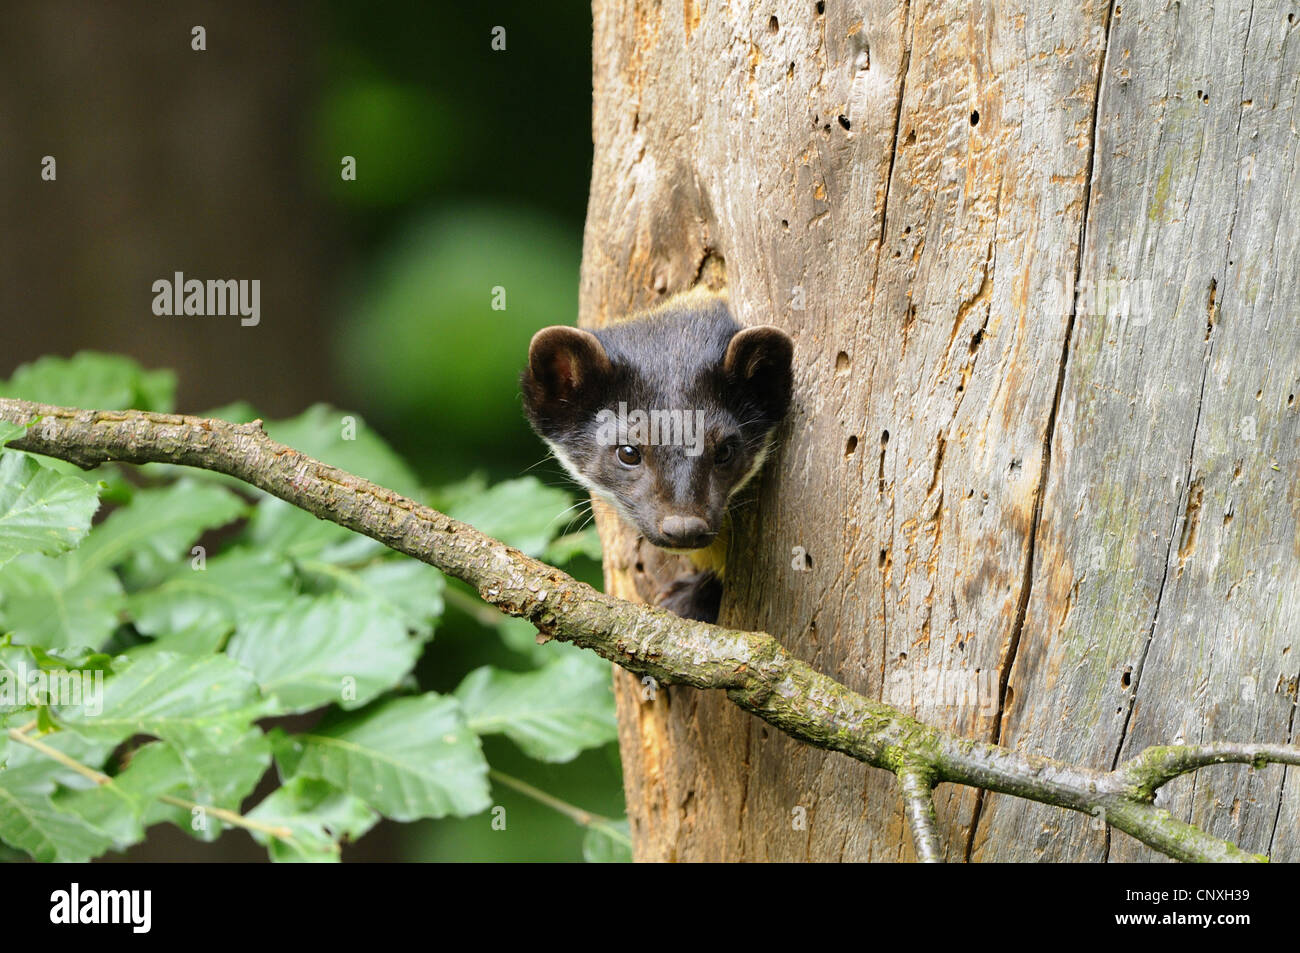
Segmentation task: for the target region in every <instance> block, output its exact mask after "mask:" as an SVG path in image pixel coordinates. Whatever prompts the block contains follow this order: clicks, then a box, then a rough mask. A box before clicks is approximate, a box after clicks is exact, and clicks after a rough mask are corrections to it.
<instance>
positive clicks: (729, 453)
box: [713, 440, 736, 466]
mask: <svg viewBox="0 0 1300 953" xmlns="http://www.w3.org/2000/svg"><path fill="white" fill-rule="evenodd" d="M735 456H736V444H735V443H734V442H733V441H730V440H727V441H725V442H723V443H720V444H719V445H718V449H717V450H715V451H713V462H714V463H716V464H718V465H719V466H722V465H725V464H728V463H730V462H731V461H732V459H733V458H734V457H735Z"/></svg>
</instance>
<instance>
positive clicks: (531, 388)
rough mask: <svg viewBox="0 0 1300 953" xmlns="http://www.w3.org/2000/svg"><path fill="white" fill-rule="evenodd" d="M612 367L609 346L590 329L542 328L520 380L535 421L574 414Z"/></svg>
mask: <svg viewBox="0 0 1300 953" xmlns="http://www.w3.org/2000/svg"><path fill="white" fill-rule="evenodd" d="M610 370H611V369H610V363H609V356H608V355H607V354H606V353H605V348H604V347H602V346H601V343H600V341H599V340H598V339H597V338H596V335H594V334H592V333H591V332H590V331H583V330H581V329H580V328H571V327H567V326H563V325H557V326H555V327H550V328H542V330H540V331H538V332H537V333H536V334H534V335H533V340H532V343H531V344H529V346H528V368H527V369H526V370H525V371H524V373H523V377H522V378H521V381H520V383H521V384H522V386H523V392H524V405H525V408H526V409H527V410H528V412H529V414H530V415H531V416H533V417H534V418H535V420H534V422H536V421H537V419H539V418H541V417H547V418H550V419H556V420H558V419H563V418H568V417H571V416H572V415H574V414H576V413H578V412H579V410H580V407H581V405H582V404H583V403H584V402H585V400H586V399H589V398H590V397H591V396H592V394H593V392H594V391H595V390H597V389H598V388H599V387H600V386H601V384H602V383H603V382H604V380H605V379H606V378H607V377H608V375H609V374H610Z"/></svg>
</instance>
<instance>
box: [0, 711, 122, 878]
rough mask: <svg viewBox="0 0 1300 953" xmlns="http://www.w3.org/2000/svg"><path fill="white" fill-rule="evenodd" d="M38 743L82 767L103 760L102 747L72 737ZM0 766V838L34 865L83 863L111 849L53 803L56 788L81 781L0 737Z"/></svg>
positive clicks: (102, 838) (104, 751)
mask: <svg viewBox="0 0 1300 953" xmlns="http://www.w3.org/2000/svg"><path fill="white" fill-rule="evenodd" d="M40 740H41V741H42V742H43V743H44V744H47V745H49V746H51V747H53V748H56V749H58V750H59V751H62V752H63V753H64V754H66V755H68V756H70V757H72V758H74V759H76V760H78V761H80V762H82V763H83V764H89V765H92V766H93V765H95V764H99V763H102V761H103V759H104V758H105V757H106V756H107V751H108V749H107V747H106V746H103V745H98V744H93V743H87V742H86V741H84V740H82V739H80V738H76V737H65V736H62V734H58V735H53V736H47V737H44V738H41V739H40ZM0 764H3V765H4V767H3V768H0V840H2V841H4V842H5V843H7V844H9V845H10V846H12V847H16V848H18V849H19V850H22V851H26V852H27V853H28V854H29V855H31V857H32V859H34V860H38V861H63V862H83V861H86V860H89V859H90V858H92V857H98V856H99V855H100V854H102V853H104V852H105V851H107V850H109V849H111V848H112V846H113V842H112V838H111V837H109V836H108V835H107V834H105V833H104V832H102V831H99V830H96V829H94V828H91V827H89V826H88V825H87V824H86V823H85V821H84V819H82V818H80V817H78V816H77V815H75V814H71V813H68V812H67V811H63V810H60V809H59V807H58V806H57V805H56V804H55V802H54V799H53V795H54V793H55V791H56V790H57V788H58V786H59V785H60V784H64V785H77V786H80V787H85V786H87V785H89V784H90V782H89V781H88V780H87V779H85V778H83V777H81V776H80V775H78V774H75V773H74V772H72V771H71V770H70V769H68V768H66V767H64V766H63V765H61V764H59V763H58V762H56V761H54V760H52V759H50V758H48V757H46V756H45V755H44V754H42V753H40V752H39V751H35V750H34V749H32V748H29V747H27V746H26V745H22V744H19V743H18V742H16V741H11V740H9V739H8V738H6V737H4V736H3V735H0Z"/></svg>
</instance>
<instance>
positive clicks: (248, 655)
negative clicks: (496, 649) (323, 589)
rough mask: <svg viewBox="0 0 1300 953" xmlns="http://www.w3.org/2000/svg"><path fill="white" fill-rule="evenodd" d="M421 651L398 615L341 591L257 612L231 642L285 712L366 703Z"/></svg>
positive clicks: (399, 675) (231, 653)
mask: <svg viewBox="0 0 1300 953" xmlns="http://www.w3.org/2000/svg"><path fill="white" fill-rule="evenodd" d="M419 652H420V646H419V643H418V642H416V641H415V640H414V639H412V638H411V637H410V636H408V635H407V632H406V626H405V625H404V624H403V623H402V620H401V619H400V618H398V617H397V616H396V615H394V614H393V613H391V612H388V611H385V610H384V609H383V608H382V607H381V606H380V605H378V604H377V603H375V602H373V601H368V600H366V601H359V600H354V599H346V598H343V597H342V596H339V595H337V594H335V595H331V596H326V597H324V598H312V597H309V596H302V597H299V598H298V599H296V600H295V601H294V602H293V603H291V604H290V605H288V606H285V607H283V608H282V609H280V610H279V611H277V612H273V613H269V614H266V615H263V616H259V617H256V618H254V619H252V620H251V621H249V622H248V623H247V624H244V625H241V626H240V628H239V631H238V632H236V633H235V636H234V638H232V639H231V640H230V645H229V646H228V647H227V649H226V654H227V655H228V656H229V657H230V658H232V659H234V660H236V661H238V662H240V663H241V664H242V665H243V666H244V667H245V668H247V669H248V670H249V671H250V672H252V673H253V675H254V676H255V677H256V678H257V682H258V684H259V685H261V687H262V691H263V692H264V693H266V694H267V695H268V696H274V698H275V700H276V710H277V712H280V713H287V712H300V711H310V710H311V709H313V708H317V707H319V706H321V705H327V704H329V703H331V702H336V703H338V704H339V705H341V706H342V707H344V708H348V709H351V708H358V707H360V706H362V705H364V704H366V703H367V702H369V701H370V700H371V699H373V698H375V697H376V696H377V695H379V694H380V693H381V692H383V691H385V690H387V689H388V688H391V687H392V686H393V685H395V684H396V683H397V682H399V681H400V680H401V679H402V677H403V676H404V675H406V673H407V672H409V671H410V670H411V668H412V666H414V665H415V660H416V658H417V657H418V656H419Z"/></svg>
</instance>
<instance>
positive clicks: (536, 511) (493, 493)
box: [447, 477, 573, 556]
mask: <svg viewBox="0 0 1300 953" xmlns="http://www.w3.org/2000/svg"><path fill="white" fill-rule="evenodd" d="M572 502H573V500H572V499H571V498H570V496H569V494H568V493H565V492H564V491H563V490H559V489H556V488H555V487H550V486H546V485H545V484H543V483H542V482H541V481H539V480H538V479H537V478H536V477H521V478H519V479H517V480H507V481H505V482H504V483H498V484H496V485H495V486H493V487H490V488H489V489H487V490H486V491H484V492H483V493H480V494H478V495H477V496H473V497H470V498H468V499H465V500H463V501H462V502H460V503H458V504H457V505H456V506H454V507H453V508H452V509H451V511H450V512H449V513H448V514H447V515H448V516H451V517H452V518H453V519H458V520H460V521H461V522H463V523H469V524H470V525H471V526H473V527H474V528H475V529H477V530H479V531H480V532H483V533H486V534H487V535H489V536H493V537H495V538H497V539H499V540H501V541H502V542H505V543H508V544H509V545H511V546H514V547H515V548H516V549H519V550H522V551H523V552H525V553H527V554H528V555H530V556H539V555H541V553H542V552H543V551H544V550H545V549H546V544H547V543H549V542H550V541H551V539H552V538H553V537H554V536H555V535H556V534H557V533H558V532H560V531H561V530H562V529H563V528H564V513H565V510H566V509H568V507H569V506H570V505H571V504H572Z"/></svg>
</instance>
